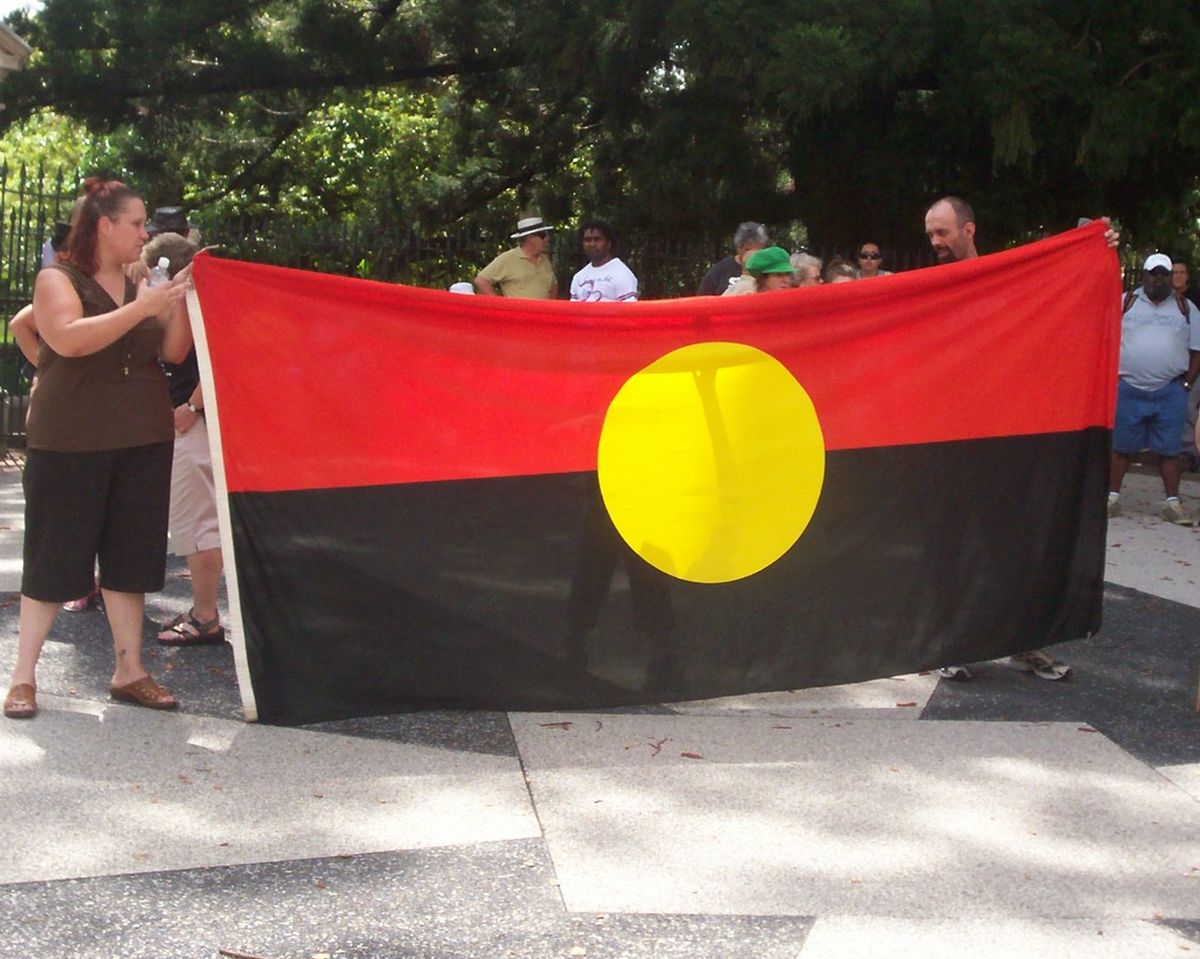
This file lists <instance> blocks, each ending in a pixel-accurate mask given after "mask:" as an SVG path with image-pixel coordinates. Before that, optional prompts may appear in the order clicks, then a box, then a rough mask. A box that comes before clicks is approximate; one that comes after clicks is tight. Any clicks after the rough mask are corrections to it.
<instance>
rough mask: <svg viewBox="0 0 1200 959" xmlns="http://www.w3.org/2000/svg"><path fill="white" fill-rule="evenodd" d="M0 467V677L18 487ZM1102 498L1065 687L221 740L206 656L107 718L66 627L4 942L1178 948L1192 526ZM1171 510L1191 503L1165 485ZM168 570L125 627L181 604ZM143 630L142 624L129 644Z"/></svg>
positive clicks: (729, 951) (26, 797)
mask: <svg viewBox="0 0 1200 959" xmlns="http://www.w3.org/2000/svg"><path fill="white" fill-rule="evenodd" d="M19 480H20V475H19V472H18V471H17V470H15V469H9V470H7V471H5V472H3V473H0V590H2V591H3V592H0V653H2V655H0V660H2V662H3V663H4V664H5V669H6V670H7V668H8V664H10V663H11V661H12V657H13V652H14V647H15V640H16V610H17V606H16V602H15V601H16V590H17V588H18V580H19V572H20V527H21V495H20V485H19ZM1156 486H1157V481H1156V480H1154V479H1153V478H1152V477H1148V476H1145V475H1134V476H1131V477H1130V479H1129V486H1128V491H1127V495H1126V497H1125V500H1126V504H1125V505H1126V509H1125V514H1124V515H1123V516H1122V517H1120V518H1118V519H1116V520H1114V521H1113V523H1112V524H1111V526H1110V543H1109V547H1110V548H1109V563H1108V579H1109V582H1110V584H1111V585H1110V586H1109V588H1108V590H1107V592H1106V609H1105V626H1104V629H1103V631H1102V632H1101V634H1100V635H1099V636H1097V637H1095V638H1093V639H1091V640H1088V641H1079V642H1074V643H1068V644H1063V645H1062V646H1061V647H1059V648H1058V649H1057V650H1056V651H1057V652H1058V653H1059V654H1060V655H1061V656H1062V657H1063V658H1065V659H1067V660H1068V661H1069V662H1071V664H1072V665H1073V667H1074V670H1075V673H1074V676H1073V678H1072V679H1071V681H1069V682H1066V683H1048V682H1043V681H1040V680H1037V679H1033V678H1029V677H1027V676H1023V675H1020V674H1017V673H1015V672H1013V671H1012V670H1009V669H1007V668H1005V667H1004V666H1003V665H1001V664H998V663H989V664H981V665H980V666H979V668H978V669H977V673H976V680H975V682H973V683H970V684H956V683H946V682H941V683H939V682H938V681H937V680H936V679H935V678H934V677H933V676H929V675H923V676H905V677H897V678H894V679H885V680H878V681H875V682H872V683H863V684H859V685H856V686H848V687H839V688H833V689H820V690H810V691H803V692H796V693H776V694H767V695H760V696H747V697H738V698H731V699H725V700H718V701H713V702H704V703H688V704H678V705H671V706H661V707H653V708H647V709H642V710H635V711H625V712H620V713H613V714H598V713H588V714H577V715H571V714H563V713H555V714H529V713H514V714H503V713H420V714H412V715H405V716H389V717H378V718H374V719H365V720H353V721H345V722H339V723H324V724H319V725H314V726H309V727H304V728H299V729H282V728H277V727H269V726H255V725H247V724H245V723H243V722H241V721H240V718H239V715H240V714H239V699H238V695H237V691H236V689H235V687H234V679H233V661H232V655H231V653H230V651H229V649H228V648H198V649H191V650H162V649H159V648H158V647H157V646H156V645H155V644H153V643H150V646H151V647H153V648H152V649H151V651H150V668H151V670H152V672H154V673H155V675H159V676H161V677H162V678H163V679H164V681H165V682H168V683H169V684H170V685H171V686H172V688H174V689H175V690H176V691H177V692H178V693H179V694H180V696H181V699H182V700H183V703H184V708H183V709H182V710H181V711H180V712H179V713H178V714H167V715H163V714H155V713H152V712H149V711H146V710H139V709H137V708H133V707H128V706H120V705H114V704H112V703H110V702H109V701H108V698H107V695H106V686H107V684H106V680H107V677H108V673H109V670H110V669H111V648H110V646H109V640H108V638H107V633H106V630H105V627H104V624H103V619H102V617H101V616H100V615H99V614H96V613H83V614H74V615H71V614H63V615H61V616H60V617H59V622H58V624H57V625H56V627H55V631H54V633H53V635H52V638H51V640H50V642H49V643H48V645H47V649H46V653H45V656H44V659H43V666H42V669H41V672H40V677H39V682H40V686H41V692H40V700H41V703H42V705H43V712H42V714H41V715H39V717H38V718H37V719H36V720H35V721H33V722H30V723H15V722H11V721H6V722H2V723H0V770H2V773H3V775H2V776H0V795H2V800H0V801H2V803H3V809H4V817H3V825H0V835H2V838H3V842H0V875H2V877H3V878H2V879H0V924H2V926H3V928H4V929H5V930H6V935H5V937H4V939H5V946H6V949H5V951H6V953H9V954H12V955H14V956H26V957H45V959H51V957H54V959H63V957H76V956H78V957H93V956H94V957H141V956H145V957H176V956H178V957H215V956H218V955H219V954H220V953H219V950H225V951H226V954H229V955H247V956H256V957H264V959H284V957H287V959H300V957H303V959H310V957H318V956H326V957H331V959H332V957H338V959H342V957H346V959H349V957H355V959H358V957H362V959H367V957H371V959H375V957H429V959H435V957H436V959H449V957H493V956H496V957H499V956H520V957H526V956H528V957H543V956H544V957H557V956H563V957H577V956H589V957H593V959H595V957H641V956H647V957H649V956H654V957H688V959H693V957H699V959H707V957H713V959H716V957H727V956H737V957H743V956H754V957H758V959H773V957H788V959H825V957H831V959H832V957H837V959H845V957H854V956H888V957H891V956H902V955H913V956H922V957H935V959H936V957H943V956H944V957H959V956H962V955H965V954H970V955H971V956H972V957H973V959H980V957H991V956H996V957H1001V956H1003V957H1010V956H1017V955H1030V956H1034V955H1036V956H1039V957H1058V956H1080V957H1089V959H1091V957H1106V956H1112V957H1122V959H1125V957H1133V956H1136V957H1156V956H1163V957H1167V956H1170V957H1179V956H1185V955H1188V954H1200V714H1197V713H1196V712H1195V711H1194V705H1195V697H1196V681H1197V668H1198V665H1200V608H1198V607H1200V581H1198V580H1200V529H1183V528H1179V527H1172V526H1167V525H1165V524H1163V523H1161V522H1159V521H1158V520H1157V519H1156V518H1155V516H1154V502H1155V495H1156ZM1184 492H1185V495H1186V496H1187V497H1188V498H1189V499H1190V500H1191V501H1192V502H1193V503H1195V502H1197V501H1198V500H1200V483H1198V482H1196V481H1195V480H1194V479H1190V480H1189V481H1188V482H1187V483H1186V484H1185V491H1184ZM182 569H183V567H182V565H181V564H180V563H178V562H177V561H175V562H173V565H172V567H171V575H170V577H169V582H168V588H167V590H166V591H165V592H164V593H163V594H160V595H159V596H156V597H151V598H150V603H149V609H148V612H149V614H150V616H151V618H154V619H166V618H169V617H170V616H171V615H173V614H174V613H176V612H178V611H179V610H181V609H183V608H185V606H186V604H187V597H188V584H187V581H186V580H185V579H183V578H182V577H181V576H180V575H179V574H180V573H181V572H182ZM152 634H153V626H152V625H151V624H150V623H149V622H148V623H147V638H148V639H149V638H150V637H151V636H152Z"/></svg>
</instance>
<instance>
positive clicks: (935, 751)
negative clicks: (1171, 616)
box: [511, 714, 1200, 919]
mask: <svg viewBox="0 0 1200 959" xmlns="http://www.w3.org/2000/svg"><path fill="white" fill-rule="evenodd" d="M511 720H512V724H513V732H514V735H515V736H516V739H517V745H518V748H519V749H520V751H521V756H522V759H523V761H524V765H525V770H526V775H527V778H528V780H529V784H530V789H531V792H532V794H533V797H534V802H535V804H536V806H537V809H538V816H539V819H540V821H541V823H542V827H543V831H544V834H545V837H546V840H547V843H548V844H549V847H550V852H551V855H552V857H553V859H554V863H555V868H556V870H557V873H558V877H559V881H560V882H561V884H562V891H563V898H564V901H565V902H566V904H567V907H568V908H569V909H572V910H579V911H615V912H634V913H637V912H657V913H714V914H729V913H733V914H737V913H745V914H759V915H815V916H820V915H823V914H829V913H834V914H847V913H853V914H858V915H879V916H893V917H898V916H908V917H922V918H935V917H946V918H958V917H974V918H1004V919H1009V918H1014V917H1016V918H1021V917H1023V918H1052V917H1058V916H1094V917H1108V918H1128V919H1149V918H1152V917H1153V916H1155V914H1161V915H1164V916H1173V917H1178V918H1187V919H1191V918H1200V895H1198V891H1200V887H1198V886H1197V882H1198V880H1197V879H1196V878H1195V873H1194V872H1192V871H1191V870H1192V867H1194V866H1196V865H1197V864H1198V863H1200V803H1197V802H1196V801H1195V800H1193V799H1192V798H1191V797H1189V796H1187V795H1186V794H1185V793H1184V792H1182V791H1181V790H1179V789H1178V788H1176V787H1175V786H1173V785H1171V784H1170V783H1168V782H1167V781H1166V780H1164V779H1163V778H1162V777H1161V776H1159V775H1158V774H1157V773H1155V772H1154V771H1153V770H1152V769H1150V768H1148V767H1146V766H1145V765H1143V764H1142V763H1139V762H1137V761H1136V760H1134V759H1133V758H1131V757H1130V756H1129V755H1128V754H1126V753H1124V752H1123V751H1122V750H1120V749H1119V748H1117V747H1116V746H1115V745H1114V744H1113V743H1111V742H1110V741H1109V740H1107V739H1106V738H1105V737H1104V736H1103V735H1101V734H1100V733H1098V732H1096V731H1094V730H1092V729H1091V728H1090V727H1086V726H1084V727H1082V728H1081V727H1079V726H1077V725H1073V724H1067V723H1063V724H1028V723H1003V724H1001V723H955V722H939V723H907V722H887V721H858V720H855V721H833V720H823V719H818V720H799V719H791V720H780V719H777V718H772V717H759V716H737V717H735V716H722V717H684V716H676V717H659V716H614V715H606V716H598V715H594V714H576V715H569V714H522V715H513V716H511Z"/></svg>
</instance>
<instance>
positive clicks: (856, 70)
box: [0, 0, 1200, 249]
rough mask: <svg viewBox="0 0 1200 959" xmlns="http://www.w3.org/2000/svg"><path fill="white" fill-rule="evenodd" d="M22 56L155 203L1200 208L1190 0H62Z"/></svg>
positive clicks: (902, 242) (17, 103)
mask: <svg viewBox="0 0 1200 959" xmlns="http://www.w3.org/2000/svg"><path fill="white" fill-rule="evenodd" d="M12 22H13V25H14V27H15V28H16V29H17V31H18V32H19V33H21V34H22V35H23V36H24V37H25V38H26V39H27V40H28V41H29V42H30V43H31V44H33V46H34V47H35V48H36V51H37V52H36V54H35V57H34V59H33V60H32V61H31V63H30V65H29V67H28V68H27V69H26V71H24V72H23V73H21V74H18V75H15V76H13V77H11V78H10V79H9V80H8V81H6V84H5V89H4V100H5V102H6V104H7V109H6V110H5V111H4V112H3V114H0V123H5V124H8V123H13V122H19V121H22V120H23V118H25V117H28V116H32V115H35V114H37V112H38V111H40V110H44V109H46V108H53V109H54V110H55V111H58V112H59V113H60V114H63V115H65V116H68V117H72V118H76V119H78V120H80V121H83V122H85V123H86V124H87V126H88V128H89V130H90V131H92V133H93V134H94V135H97V136H103V137H106V138H107V139H106V140H105V141H104V142H105V143H106V150H107V152H106V154H105V156H104V157H96V159H97V160H98V161H99V160H104V161H105V162H107V163H108V164H109V166H110V167H111V168H113V169H120V170H122V171H124V172H125V173H126V175H128V176H130V177H131V178H133V179H134V180H135V182H138V183H140V184H142V185H143V189H145V190H146V192H147V193H148V195H150V196H151V198H152V199H158V200H161V201H162V202H166V201H167V200H168V199H177V198H180V197H183V198H185V199H186V200H187V201H188V202H189V203H190V204H192V205H193V206H197V207H201V208H207V209H221V210H232V211H246V212H255V211H264V210H279V211H283V212H287V213H289V214H293V215H296V216H307V217H333V218H338V219H358V220H365V219H371V218H375V219H378V220H380V221H383V222H411V223H415V224H419V225H421V226H423V227H426V228H428V227H433V226H437V225H440V224H447V223H452V222H454V221H457V220H460V219H462V218H464V217H469V218H472V219H474V220H475V221H477V222H482V223H485V224H487V223H491V224H494V225H496V227H497V228H499V227H500V225H501V224H507V223H509V222H510V221H511V218H512V216H513V215H515V213H516V212H517V211H518V210H520V209H522V208H527V207H533V206H536V207H537V208H538V209H539V210H540V211H541V212H542V213H543V214H544V215H546V216H547V217H551V218H554V219H555V220H558V221H564V222H565V221H569V220H571V219H573V218H576V217H578V216H580V215H584V214H588V213H593V212H598V213H601V214H605V215H608V216H611V217H612V218H613V219H614V220H616V221H617V222H619V223H620V224H622V225H623V226H625V227H627V228H630V229H635V230H653V231H656V232H659V233H663V234H666V235H669V236H676V237H679V236H686V235H689V234H695V233H701V234H704V235H712V234H726V233H728V232H729V231H731V229H732V226H733V225H734V224H736V223H737V222H738V221H739V220H743V219H760V220H764V221H766V222H769V223H773V224H789V223H793V222H796V221H801V222H803V223H804V224H805V225H806V226H807V228H808V232H809V235H810V236H811V237H812V239H813V240H814V242H815V243H817V244H820V245H832V246H837V247H842V248H846V247H848V246H849V245H851V244H853V243H856V242H859V241H860V239H862V238H863V236H864V234H869V236H870V237H871V238H873V239H876V240H878V241H882V242H884V243H885V244H888V245H890V246H891V247H893V248H898V249H918V248H920V246H921V245H922V242H923V241H922V237H921V216H922V213H923V210H924V208H925V206H926V205H927V204H928V203H929V202H930V201H931V200H932V199H934V198H936V197H937V196H939V195H941V194H943V193H951V192H952V193H959V194H961V195H964V196H966V197H968V198H969V199H970V200H971V201H972V202H973V203H974V205H975V207H976V209H977V211H978V213H979V220H980V238H981V241H982V244H983V246H984V248H996V247H999V246H1001V245H1003V244H1005V243H1008V242H1011V241H1013V240H1016V239H1020V238H1024V237H1027V236H1029V235H1031V234H1035V233H1036V232H1037V231H1039V230H1041V229H1048V230H1050V229H1061V228H1064V227H1067V226H1071V225H1073V224H1074V222H1075V219H1076V218H1077V217H1078V216H1081V215H1087V216H1095V215H1100V214H1103V213H1110V214H1112V215H1115V216H1117V217H1119V218H1120V219H1121V220H1122V221H1123V222H1124V224H1125V226H1126V229H1127V233H1131V234H1132V236H1133V237H1134V238H1135V239H1136V240H1137V242H1138V243H1139V244H1140V245H1142V246H1153V245H1161V246H1171V245H1177V244H1178V243H1179V241H1180V237H1181V234H1189V235H1190V234H1192V233H1194V228H1195V224H1196V216H1197V212H1198V211H1197V209H1196V187H1197V182H1198V176H1200V106H1198V102H1197V100H1196V98H1195V95H1194V91H1195V90H1196V89H1197V88H1200V58H1197V57H1196V55H1195V53H1196V51H1197V50H1198V49H1200V10H1197V8H1196V6H1195V4H1193V3H1190V2H1188V0H1137V2H1135V3H1133V4H1130V5H1126V6H1125V7H1122V8H1120V9H1119V10H1115V9H1114V8H1113V7H1112V6H1111V4H1107V3H1102V2H1100V0H1054V2H1050V0H977V2H973V3H958V2H953V0H875V2H874V3H872V4H869V5H857V4H856V5H850V4H844V3H841V2H836V3H835V2H833V0H771V2H767V0H736V2H735V0H606V2H598V0H573V2H566V0H526V2H525V3H522V4H520V5H514V4H504V3H499V2H497V0H470V2H468V0H287V2H283V0H171V2H166V0H142V2H138V3H134V2H132V0H46V3H45V6H44V8H43V10H42V11H41V13H40V14H39V15H37V16H36V17H34V18H32V19H30V18H25V17H21V16H17V17H15V18H14V19H13V21H12Z"/></svg>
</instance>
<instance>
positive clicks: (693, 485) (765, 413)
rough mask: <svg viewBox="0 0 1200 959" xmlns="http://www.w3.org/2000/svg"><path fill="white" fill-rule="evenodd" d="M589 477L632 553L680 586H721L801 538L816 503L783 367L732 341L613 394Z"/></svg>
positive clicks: (809, 457)
mask: <svg viewBox="0 0 1200 959" xmlns="http://www.w3.org/2000/svg"><path fill="white" fill-rule="evenodd" d="M597 469H598V471H599V476H600V492H601V495H602V496H603V497H604V503H605V506H606V507H607V509H608V512H609V515H610V516H611V517H612V520H613V523H614V524H615V525H616V527H617V530H618V531H619V532H620V534H621V536H622V537H623V538H624V540H625V542H626V543H628V544H629V546H630V547H631V548H632V549H633V551H634V552H636V553H637V554H638V555H639V556H641V557H642V558H643V559H644V560H646V562H648V563H650V565H652V566H655V567H657V568H658V569H660V570H662V571H663V572H664V573H669V574H670V575H672V576H675V577H677V578H679V579H684V580H688V581H691V582H695V583H727V582H730V581H731V580H735V579H742V578H744V577H746V576H750V575H752V574H754V573H757V572H758V571H759V570H762V569H765V568H766V567H767V566H770V565H771V564H772V563H773V562H775V560H777V559H779V557H780V556H782V555H783V554H784V553H786V552H787V551H788V550H789V549H790V548H791V547H792V545H793V544H794V543H795V542H796V540H797V539H799V538H800V534H801V533H803V532H804V529H805V527H807V526H808V523H809V520H811V519H812V515H813V512H814V511H815V510H816V508H817V500H818V499H820V496H821V486H822V484H823V482H824V479H825V441H824V437H823V436H822V435H821V424H820V422H819V421H818V419H817V413H816V410H815V409H813V404H812V400H811V399H809V396H808V393H806V392H805V390H804V387H802V386H801V385H800V384H799V383H798V382H796V379H795V377H793V376H792V374H791V373H790V372H789V371H788V370H787V368H786V367H784V366H783V364H782V363H780V362H779V361H778V360H776V359H775V358H774V357H772V356H770V355H769V354H767V353H764V352H763V351H761V350H758V349H755V348H754V347H752V346H746V345H745V344H742V343H697V344H694V345H692V346H685V347H682V348H681V349H678V350H673V351H672V352H670V353H668V354H666V355H665V356H663V357H661V358H660V359H658V360H655V361H654V362H653V363H651V364H650V365H649V366H647V367H646V368H645V369H643V370H640V371H639V372H637V373H635V374H634V375H633V376H631V377H630V378H629V379H628V380H627V381H626V382H625V384H624V385H623V386H622V387H621V389H620V390H619V391H618V392H617V395H616V396H615V397H614V398H613V401H612V403H611V404H610V405H609V407H608V412H607V413H606V414H605V417H604V425H603V427H602V428H601V431H600V446H599V450H598V453H597Z"/></svg>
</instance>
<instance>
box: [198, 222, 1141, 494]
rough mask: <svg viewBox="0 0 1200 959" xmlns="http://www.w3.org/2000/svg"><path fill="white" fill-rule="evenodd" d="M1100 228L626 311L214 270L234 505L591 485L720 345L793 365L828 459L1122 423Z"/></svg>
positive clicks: (222, 410)
mask: <svg viewBox="0 0 1200 959" xmlns="http://www.w3.org/2000/svg"><path fill="white" fill-rule="evenodd" d="M1103 229H1104V227H1103V225H1101V224H1094V225H1091V226H1088V227H1082V228H1080V229H1077V230H1072V231H1070V232H1068V233H1064V234H1061V235H1059V236H1055V237H1051V238H1050V239H1047V240H1043V241H1040V242H1038V243H1034V244H1030V245H1028V246H1024V247H1020V248H1017V249H1014V250H1009V251H1007V252H1005V253H1000V254H996V255H994V256H988V257H983V258H980V259H977V260H973V261H969V262H964V263H956V264H952V265H949V266H941V267H936V268H932V269H927V270H918V271H914V272H911V273H904V274H897V275H895V276H890V277H882V278H879V279H873V280H870V281H860V282H855V283H844V284H837V285H833V286H825V287H817V288H806V289H800V290H792V291H789V292H782V293H773V294H769V295H762V296H748V297H697V298H687V299H680V300H664V301H657V302H639V303H620V304H604V303H568V302H562V301H558V302H535V301H528V300H505V299H500V298H493V297H466V296H458V295H452V294H448V293H443V292H441V291H433V290H422V289H416V288H411V287H402V286H390V285H386V284H382V283H375V282H371V281H365V280H355V279H349V278H344V277H334V276H327V275H321V274H316V273H308V272H302V271H297V270H285V269H280V268H277V267H268V266H261V265H254V264H248V263H241V262H237V261H233V260H223V259H216V258H213V257H211V256H200V257H198V258H197V260H196V266H195V282H196V289H197V292H198V295H199V299H200V303H201V307H202V311H203V315H204V328H205V336H206V339H207V345H208V353H209V357H210V361H211V365H212V374H213V382H214V384H215V389H216V393H217V399H218V406H219V416H220V431H221V442H222V450H223V455H224V459H225V471H226V481H227V484H228V488H229V491H230V492H242V491H271V490H286V489H316V488H335V487H347V486H368V485H379V484H389V483H408V482H422V481H433V480H453V479H467V478H483V477H492V476H520V475H533V474H539V473H560V472H575V471H583V470H591V469H595V466H596V445H597V441H598V438H599V434H600V427H601V424H602V422H603V417H604V414H605V411H606V409H607V407H608V404H609V402H610V401H611V400H612V398H613V396H614V395H615V394H616V392H617V390H618V389H620V387H621V385H622V384H623V383H624V382H625V381H626V379H628V377H629V376H631V375H632V374H633V373H635V372H637V371H638V370H640V369H642V368H643V367H645V366H647V365H649V364H650V363H651V362H653V361H654V360H656V359H658V358H659V357H660V356H662V355H663V354H665V353H668V352H670V351H671V350H673V349H677V348H679V347H681V346H685V345H688V344H692V343H698V342H705V341H713V340H722V341H731V342H738V343H745V344H748V345H750V346H754V347H757V348H758V349H761V350H763V351H765V352H767V353H769V354H771V355H772V356H774V357H775V358H776V359H778V360H779V361H780V362H781V363H783V364H784V365H785V366H786V367H788V369H790V370H791V372H792V373H793V375H794V376H795V377H796V379H797V380H798V381H799V382H800V383H801V384H802V385H803V386H804V387H805V389H806V390H807V391H808V393H809V395H810V396H811V397H812V400H813V403H814V405H815V407H816V410H817V414H818V416H819V418H820V420H821V425H822V429H823V431H824V435H825V440H826V445H827V447H828V448H829V449H831V450H837V449H855V448H862V447H879V446H893V445H907V444H914V443H930V442H939V441H949V440H961V439H974V438H983V437H994V436H1012V435H1027V434H1037V433H1057V432H1068V431H1074V430H1080V429H1084V428H1087V427H1092V426H1108V425H1110V424H1111V421H1112V406H1113V402H1114V394H1115V377H1116V358H1117V351H1118V346H1119V339H1120V336H1119V334H1120V283H1119V277H1118V269H1117V263H1116V258H1115V256H1114V254H1113V253H1112V251H1111V250H1109V249H1108V248H1107V247H1106V245H1105V243H1104V240H1103V238H1102V233H1103Z"/></svg>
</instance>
